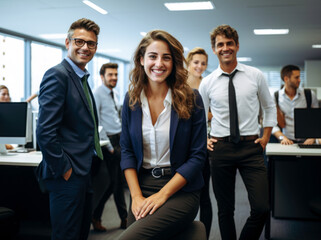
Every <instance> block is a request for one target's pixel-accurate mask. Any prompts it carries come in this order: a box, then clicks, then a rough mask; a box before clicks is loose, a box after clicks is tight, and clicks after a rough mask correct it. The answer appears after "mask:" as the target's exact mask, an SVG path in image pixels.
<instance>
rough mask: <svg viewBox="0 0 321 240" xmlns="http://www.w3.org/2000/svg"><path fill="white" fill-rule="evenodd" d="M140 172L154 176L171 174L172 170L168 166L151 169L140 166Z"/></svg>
mask: <svg viewBox="0 0 321 240" xmlns="http://www.w3.org/2000/svg"><path fill="white" fill-rule="evenodd" d="M140 172H141V173H143V174H151V175H152V176H153V177H154V178H160V177H164V176H171V175H172V170H171V168H170V167H164V168H162V167H154V168H152V169H146V168H141V169H140Z"/></svg>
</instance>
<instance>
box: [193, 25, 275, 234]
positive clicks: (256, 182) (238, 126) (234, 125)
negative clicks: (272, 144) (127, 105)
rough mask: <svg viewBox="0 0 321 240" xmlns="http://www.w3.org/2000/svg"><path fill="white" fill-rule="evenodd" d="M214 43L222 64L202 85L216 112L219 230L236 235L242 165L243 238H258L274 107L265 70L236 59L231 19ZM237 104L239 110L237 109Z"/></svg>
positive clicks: (211, 143)
mask: <svg viewBox="0 0 321 240" xmlns="http://www.w3.org/2000/svg"><path fill="white" fill-rule="evenodd" d="M211 43H212V49H213V52H214V54H216V55H217V57H218V60H219V63H220V65H219V67H218V68H217V69H216V70H215V71H213V72H212V73H211V74H209V75H208V76H207V77H206V78H204V79H203V80H202V82H201V85H200V88H199V91H200V94H201V96H202V98H203V102H204V107H205V112H206V113H208V111H209V107H210V109H211V112H212V114H213V118H212V120H211V133H210V135H211V137H210V138H209V139H208V144H207V146H208V149H209V150H210V151H209V154H210V155H211V159H212V160H211V168H212V169H211V170H212V174H213V175H212V181H213V189H214V194H215V197H216V200H217V204H218V217H219V226H220V232H221V236H222V240H234V239H236V230H235V223H234V208H235V175H236V171H237V169H238V170H239V172H240V174H241V176H242V179H243V182H244V184H245V186H246V189H247V191H248V197H249V202H250V205H251V214H250V217H249V218H248V219H247V221H246V224H245V226H244V227H243V230H242V233H241V236H240V238H239V239H242V240H249V239H259V237H260V235H261V232H262V229H263V226H264V223H265V221H266V219H267V217H268V212H269V194H268V178H267V170H266V167H265V165H264V159H263V151H264V148H265V146H266V144H267V143H268V141H269V138H270V135H271V131H272V127H273V126H275V125H276V108H275V104H274V102H273V99H272V97H271V95H270V93H269V89H268V86H267V84H266V82H265V79H264V76H263V74H262V73H261V72H260V71H259V70H258V69H256V68H253V67H250V66H246V65H244V64H240V63H238V62H237V58H236V54H237V52H238V50H239V42H238V34H237V32H236V30H235V29H233V28H231V27H230V26H228V25H221V26H218V27H217V28H216V29H214V30H213V32H212V33H211ZM234 74H235V75H234ZM233 75H234V77H233ZM231 79H232V80H231ZM232 83H233V84H232ZM233 86H234V88H233ZM233 89H234V90H233ZM233 92H235V94H233ZM233 95H234V96H236V103H235V97H234V98H233ZM235 105H236V107H235ZM233 106H234V108H233ZM260 107H261V108H262V111H263V116H264V119H263V127H264V132H263V136H262V137H261V138H259V136H258V134H259V123H258V115H259V108H260ZM235 108H236V112H235V111H234V112H233V109H235ZM206 119H207V118H206ZM230 121H231V122H230Z"/></svg>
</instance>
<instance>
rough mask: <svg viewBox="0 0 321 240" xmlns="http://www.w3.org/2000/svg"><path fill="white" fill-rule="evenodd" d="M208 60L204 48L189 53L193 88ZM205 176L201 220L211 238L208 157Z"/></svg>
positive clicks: (189, 83) (188, 80)
mask: <svg viewBox="0 0 321 240" xmlns="http://www.w3.org/2000/svg"><path fill="white" fill-rule="evenodd" d="M207 61H208V55H207V53H206V52H205V50H204V49H203V48H200V47H196V48H194V49H192V50H191V51H189V53H188V54H187V57H186V62H187V70H188V79H187V83H188V85H189V86H190V87H191V88H195V89H198V88H199V85H200V84H201V80H202V74H203V73H204V71H205V70H206V68H207ZM209 120H210V119H209ZM203 177H204V183H205V185H204V187H203V188H202V190H201V195H200V221H201V222H203V223H204V225H205V228H206V235H207V238H209V235H210V232H211V226H212V218H213V211H212V203H211V199H210V192H209V188H210V178H211V169H210V164H209V159H208V157H207V158H206V161H205V165H204V168H203Z"/></svg>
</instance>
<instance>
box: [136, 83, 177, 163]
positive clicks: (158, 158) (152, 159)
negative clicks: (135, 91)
mask: <svg viewBox="0 0 321 240" xmlns="http://www.w3.org/2000/svg"><path fill="white" fill-rule="evenodd" d="M140 99H141V103H142V112H143V118H142V131H143V150H144V152H143V153H144V159H143V167H144V168H146V169H150V168H154V167H156V166H157V167H169V166H170V148H169V131H170V120H171V108H172V106H171V104H172V92H171V90H170V89H168V92H167V95H166V97H165V99H164V107H165V108H164V110H163V111H162V112H161V113H160V114H159V116H158V118H157V120H156V122H155V124H154V125H153V123H152V118H151V114H150V110H149V105H148V100H147V97H146V95H145V93H144V90H143V91H142V93H141V95H140Z"/></svg>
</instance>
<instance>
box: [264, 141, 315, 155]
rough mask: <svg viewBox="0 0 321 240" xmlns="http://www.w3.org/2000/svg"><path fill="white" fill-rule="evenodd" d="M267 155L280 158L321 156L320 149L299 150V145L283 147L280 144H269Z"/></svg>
mask: <svg viewBox="0 0 321 240" xmlns="http://www.w3.org/2000/svg"><path fill="white" fill-rule="evenodd" d="M266 155H268V156H269V155H278V156H321V149H320V148H299V147H298V145H297V144H293V145H282V144H280V143H268V144H267V146H266Z"/></svg>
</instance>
